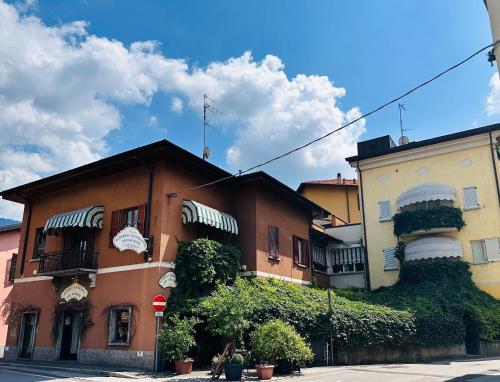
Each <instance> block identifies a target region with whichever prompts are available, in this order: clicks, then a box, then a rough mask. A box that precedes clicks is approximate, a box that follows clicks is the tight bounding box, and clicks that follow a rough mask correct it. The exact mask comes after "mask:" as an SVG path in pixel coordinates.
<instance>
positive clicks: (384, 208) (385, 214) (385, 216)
mask: <svg viewBox="0 0 500 382" xmlns="http://www.w3.org/2000/svg"><path fill="white" fill-rule="evenodd" d="M378 208H379V220H380V221H381V222H385V221H388V220H391V219H392V213H391V202H390V201H389V200H383V201H381V202H379V203H378Z"/></svg>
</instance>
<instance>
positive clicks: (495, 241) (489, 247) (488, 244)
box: [484, 237, 500, 261]
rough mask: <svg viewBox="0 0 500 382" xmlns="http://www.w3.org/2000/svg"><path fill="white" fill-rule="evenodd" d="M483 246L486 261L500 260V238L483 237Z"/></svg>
mask: <svg viewBox="0 0 500 382" xmlns="http://www.w3.org/2000/svg"><path fill="white" fill-rule="evenodd" d="M484 247H485V248H486V257H487V258H488V261H500V239H499V238H498V237H494V238H491V239H484Z"/></svg>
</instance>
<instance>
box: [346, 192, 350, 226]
mask: <svg viewBox="0 0 500 382" xmlns="http://www.w3.org/2000/svg"><path fill="white" fill-rule="evenodd" d="M345 202H346V203H347V221H348V222H349V224H350V223H351V210H350V208H349V189H348V188H347V187H346V189H345Z"/></svg>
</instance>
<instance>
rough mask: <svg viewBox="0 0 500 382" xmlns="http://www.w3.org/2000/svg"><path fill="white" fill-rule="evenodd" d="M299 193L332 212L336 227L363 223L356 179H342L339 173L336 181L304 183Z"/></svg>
mask: <svg viewBox="0 0 500 382" xmlns="http://www.w3.org/2000/svg"><path fill="white" fill-rule="evenodd" d="M297 192H299V193H300V194H301V195H302V196H304V197H306V198H307V199H309V200H312V201H313V202H314V203H317V204H318V205H320V206H321V207H323V208H324V209H326V210H328V211H331V212H332V213H333V215H332V216H331V219H332V224H333V225H334V226H336V225H343V224H358V223H360V222H361V217H360V213H359V199H358V183H357V181H356V179H345V178H342V176H341V174H340V173H339V174H337V178H335V179H326V180H310V181H307V182H302V183H301V184H300V185H299V188H298V189H297Z"/></svg>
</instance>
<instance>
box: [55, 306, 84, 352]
mask: <svg viewBox="0 0 500 382" xmlns="http://www.w3.org/2000/svg"><path fill="white" fill-rule="evenodd" d="M61 319H62V323H61V325H60V326H59V328H60V330H59V336H60V341H61V342H60V344H61V352H60V355H59V358H60V359H61V360H69V361H76V359H77V357H78V348H79V346H80V332H81V315H80V312H76V311H73V310H66V311H64V314H63V316H62V318H61Z"/></svg>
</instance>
